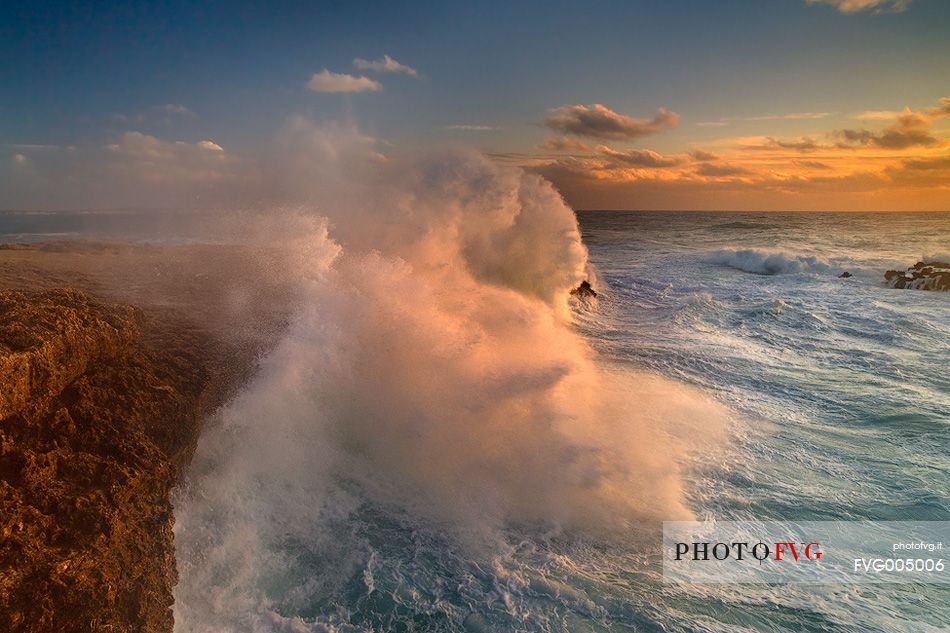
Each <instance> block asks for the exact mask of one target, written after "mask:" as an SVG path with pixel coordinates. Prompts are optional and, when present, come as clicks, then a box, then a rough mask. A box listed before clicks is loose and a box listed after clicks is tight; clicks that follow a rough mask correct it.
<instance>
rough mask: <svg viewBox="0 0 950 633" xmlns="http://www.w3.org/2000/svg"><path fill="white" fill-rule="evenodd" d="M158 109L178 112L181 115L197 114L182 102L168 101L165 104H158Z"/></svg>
mask: <svg viewBox="0 0 950 633" xmlns="http://www.w3.org/2000/svg"><path fill="white" fill-rule="evenodd" d="M156 109H158V110H161V111H162V112H165V113H166V114H177V115H179V116H189V117H191V116H195V113H194V112H192V111H191V110H189V109H188V108H186V107H185V106H183V105H181V104H180V103H166V104H165V105H161V106H157V108H156Z"/></svg>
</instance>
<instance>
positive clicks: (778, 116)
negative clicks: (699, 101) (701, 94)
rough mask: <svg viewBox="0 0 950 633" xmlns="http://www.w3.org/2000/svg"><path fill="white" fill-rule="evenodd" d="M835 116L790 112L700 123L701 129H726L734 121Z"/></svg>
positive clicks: (725, 118) (795, 119)
mask: <svg viewBox="0 0 950 633" xmlns="http://www.w3.org/2000/svg"><path fill="white" fill-rule="evenodd" d="M832 114H834V113H833V112H788V113H786V114H763V115H760V116H729V117H723V118H721V119H719V120H716V121H700V122H699V123H697V124H696V125H698V126H700V127H725V126H727V125H729V124H730V123H732V122H734V121H816V120H818V119H824V118H827V117H829V116H831V115H832Z"/></svg>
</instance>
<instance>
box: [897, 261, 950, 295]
mask: <svg viewBox="0 0 950 633" xmlns="http://www.w3.org/2000/svg"><path fill="white" fill-rule="evenodd" d="M884 280H885V281H886V282H887V285H888V286H890V287H891V288H899V289H910V290H943V291H947V290H950V263H947V262H941V261H919V262H917V263H916V264H914V265H913V266H911V267H910V268H908V269H907V270H906V271H901V270H889V271H887V272H886V273H884Z"/></svg>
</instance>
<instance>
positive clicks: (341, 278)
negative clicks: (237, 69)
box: [175, 120, 724, 631]
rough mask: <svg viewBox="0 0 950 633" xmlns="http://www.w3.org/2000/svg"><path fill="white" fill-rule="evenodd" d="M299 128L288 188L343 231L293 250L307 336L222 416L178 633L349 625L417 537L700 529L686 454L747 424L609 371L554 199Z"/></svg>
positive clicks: (449, 160) (205, 476) (473, 546)
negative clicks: (407, 537)
mask: <svg viewBox="0 0 950 633" xmlns="http://www.w3.org/2000/svg"><path fill="white" fill-rule="evenodd" d="M291 127H292V129H293V134H290V138H291V139H292V142H291V143H290V146H289V147H288V149H287V150H286V151H287V154H288V158H287V162H288V164H290V165H292V166H293V167H292V169H290V170H289V173H287V174H281V175H280V177H279V178H276V179H275V184H274V187H275V188H278V189H280V190H281V191H285V192H294V193H295V195H298V196H300V197H301V198H304V199H306V200H308V202H309V203H310V204H311V205H313V206H314V207H315V208H316V211H315V212H314V213H313V215H314V216H318V217H320V216H322V217H326V218H327V221H325V222H324V221H322V220H315V221H314V222H312V223H311V225H312V226H313V229H312V230H311V231H310V232H309V233H306V234H299V235H296V236H295V237H294V239H292V240H290V241H287V242H285V243H284V248H285V250H286V251H287V262H288V266H287V270H286V271H285V274H286V275H289V276H295V278H296V283H295V287H296V288H297V290H296V292H295V296H294V297H293V305H294V309H293V318H292V321H291V322H290V323H289V325H288V327H287V329H286V332H285V333H284V334H283V335H282V336H281V338H280V340H279V341H278V342H277V344H276V345H275V347H274V348H273V349H272V350H271V351H270V352H269V353H268V354H267V355H266V356H264V357H263V358H262V359H261V362H260V367H259V369H258V371H257V374H256V376H255V377H254V378H253V379H252V380H251V381H250V382H249V383H248V384H247V385H246V387H245V388H244V389H243V391H242V392H241V393H240V394H239V395H238V396H236V397H235V398H234V400H233V401H232V402H231V403H229V404H228V405H227V406H226V407H225V408H224V409H223V410H222V411H221V412H220V414H219V415H218V416H217V417H216V419H214V420H211V421H209V424H208V429H207V431H206V432H205V433H204V435H203V436H202V438H201V441H200V444H199V446H198V450H197V452H196V455H195V458H194V462H193V464H192V467H191V470H190V473H189V475H188V478H187V482H186V483H185V485H183V487H182V489H181V490H180V491H179V494H178V498H177V502H176V517H177V524H176V530H175V532H176V548H177V559H178V565H179V572H180V583H179V585H178V587H177V589H176V592H175V599H176V604H175V616H176V630H178V631H208V630H221V629H225V630H233V629H239V630H255V631H256V630H260V631H267V630H283V629H285V628H286V629H287V630H295V631H296V630H324V629H323V628H322V627H324V626H325V625H327V623H328V622H331V621H332V622H338V623H339V622H345V621H348V620H349V619H352V618H350V615H349V613H348V608H347V607H346V606H345V605H346V604H350V605H352V604H356V603H358V602H360V601H363V602H361V604H362V603H365V601H366V600H369V599H370V596H371V594H373V592H374V590H375V588H376V586H377V582H376V581H375V580H374V575H373V567H374V565H378V564H379V563H378V562H376V563H374V561H376V560H377V558H376V552H377V550H378V548H380V547H381V545H380V543H378V542H374V537H373V535H374V534H376V535H377V538H379V536H378V535H379V534H380V533H382V534H386V533H388V532H387V531H388V530H392V529H394V528H392V527H386V526H391V525H393V524H394V525H396V526H403V527H405V528H406V529H408V530H409V533H411V534H429V535H430V536H429V537H425V538H426V539H434V540H435V541H436V543H438V544H431V545H430V546H429V547H430V550H431V551H436V552H438V551H442V554H436V555H437V556H446V557H449V556H454V555H456V554H453V553H452V552H454V551H456V550H457V549H458V548H461V549H462V551H465V552H467V554H466V556H467V557H470V558H474V559H478V558H482V559H484V560H485V561H491V560H493V557H494V556H495V554H493V553H492V549H493V548H494V547H501V548H502V549H504V548H505V547H508V546H507V545H504V543H506V539H505V537H504V531H505V530H506V529H509V528H512V527H514V526H517V529H518V530H520V531H521V532H520V533H528V534H531V533H535V534H553V533H559V532H560V533H565V534H570V533H571V532H574V531H581V532H584V533H590V534H601V535H603V536H604V537H608V535H609V534H623V533H624V531H625V530H626V529H628V528H629V527H630V526H631V525H632V524H634V523H635V522H636V521H638V520H643V519H650V520H654V521H655V520H661V519H675V518H684V517H688V516H689V512H688V510H687V509H686V507H685V506H684V504H683V500H682V494H681V485H680V478H679V474H678V462H677V459H676V453H677V451H678V450H681V448H680V447H677V442H683V443H687V442H690V441H692V442H693V443H695V442H697V441H702V440H700V439H697V438H698V437H699V436H702V437H704V438H705V437H708V436H709V435H708V432H709V429H715V428H717V427H718V426H720V425H721V420H722V418H723V417H724V416H723V413H722V411H721V410H720V409H719V408H718V407H716V406H715V405H713V404H711V403H710V402H708V401H707V400H705V399H704V398H702V397H700V396H697V395H695V394H693V393H692V392H690V391H689V390H687V389H685V388H683V387H679V386H677V385H673V384H671V383H669V382H667V381H665V380H662V379H659V378H656V377H653V376H646V375H638V374H636V373H630V372H628V371H619V370H610V369H609V368H604V367H599V366H598V365H597V363H596V362H595V359H594V358H593V355H592V352H591V351H590V350H589V349H588V347H587V345H586V344H585V342H584V341H583V339H582V338H581V337H580V336H579V335H578V334H576V333H575V332H574V331H573V330H572V328H571V326H570V312H569V308H568V304H567V297H568V293H569V291H570V289H571V288H573V287H575V286H576V285H577V284H578V283H579V282H580V281H581V280H583V279H584V278H585V276H586V274H587V262H586V250H585V248H584V246H583V244H582V243H581V241H580V235H579V232H578V228H577V223H576V219H575V217H574V214H573V212H572V211H571V209H569V208H568V207H567V206H566V205H565V204H564V203H563V201H562V200H561V198H560V196H559V195H558V194H557V193H556V192H555V191H554V189H553V188H552V187H551V186H550V185H549V184H548V183H547V182H545V181H543V180H542V179H540V178H538V177H537V176H534V175H531V174H527V173H524V172H522V171H520V170H518V169H513V168H506V167H500V166H498V165H495V164H493V163H491V162H490V161H488V160H486V159H485V158H483V157H481V156H480V155H478V154H475V153H472V152H468V151H453V152H445V153H441V154H438V155H436V156H430V157H422V158H397V159H388V160H383V159H381V158H380V157H379V155H377V154H375V153H374V152H373V151H372V148H371V147H370V146H368V144H367V143H366V142H365V139H364V137H361V136H359V135H358V134H356V133H355V132H353V133H352V135H351V136H350V137H348V136H347V134H346V132H345V130H343V129H341V128H339V127H331V128H328V129H324V128H319V127H315V126H310V125H309V124H307V123H306V122H304V121H301V120H297V121H295V122H293V123H292V124H291ZM308 160H309V161H310V163H312V165H313V171H312V172H311V173H310V175H309V181H310V182H309V184H308V182H307V181H308V171H307V169H306V165H307V164H308ZM303 194H305V195H303ZM305 208H308V207H305ZM284 213H286V211H280V212H274V214H275V216H276V217H274V218H273V221H274V222H275V223H276V222H280V215H282V214H284ZM297 213H300V210H299V208H298V210H297ZM265 224H266V222H265ZM258 226H260V225H258ZM294 226H306V223H299V222H298V223H295V224H294ZM698 428H703V429H705V430H706V432H704V433H702V434H700V433H699V432H698ZM525 530H527V532H525ZM397 533H398V534H404V533H403V532H399V531H398V530H397ZM433 535H435V536H433ZM395 538H396V537H395V536H393V537H390V539H389V540H394V539H395ZM413 538H416V537H413ZM419 538H422V537H419ZM442 539H448V540H447V541H443V540H442ZM383 540H384V541H385V540H386V539H383ZM427 542H428V541H427ZM452 543H455V545H452ZM492 543H495V544H496V545H495V546H493V545H492ZM486 544H487V545H486ZM486 547H487V551H486ZM432 548H435V549H434V550H433V549H432ZM431 551H430V552H429V555H432V554H431ZM476 567H477V565H476ZM499 573H500V572H499ZM354 583H355V584H354ZM354 592H355V595H354ZM394 595H395V594H394ZM393 599H395V598H393ZM400 600H401V599H400ZM400 600H397V602H399V601H400ZM374 608H375V609H376V610H379V609H387V608H395V606H393V605H392V604H390V605H389V606H388V607H387V606H386V605H379V606H377V607H374Z"/></svg>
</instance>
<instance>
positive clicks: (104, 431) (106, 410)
mask: <svg viewBox="0 0 950 633" xmlns="http://www.w3.org/2000/svg"><path fill="white" fill-rule="evenodd" d="M212 348H213V344H212V343H211V342H210V341H209V340H208V339H207V337H206V336H204V335H202V334H201V332H200V331H199V330H196V329H194V328H189V327H187V326H183V325H182V324H180V323H173V322H165V321H162V320H160V319H158V318H155V317H154V316H149V315H147V314H145V313H143V312H141V311H140V310H138V309H136V308H133V307H130V306H125V305H111V304H103V303H100V302H98V301H96V300H94V299H93V298H91V297H90V296H88V295H86V294H83V293H81V292H77V291H73V290H47V291H43V292H38V293H37V292H16V291H0V630H2V631H9V632H11V633H12V632H19V631H23V632H25V631H64V632H70V631H76V632H79V631H111V632H115V633H117V632H120V631H130V632H131V631H135V632H140V631H141V632H153V631H154V632H158V631H162V632H168V631H171V629H172V614H171V610H170V607H171V604H172V594H171V589H172V586H173V585H174V583H175V580H176V574H175V558H174V550H173V544H172V524H173V517H172V507H171V504H170V501H169V492H170V490H171V488H172V486H173V485H174V483H175V481H176V478H177V477H178V475H179V473H180V471H181V469H182V467H183V465H184V464H185V463H186V462H187V460H188V458H189V456H190V453H191V451H192V449H193V447H194V444H195V442H196V440H197V433H198V429H199V421H200V419H201V417H202V415H203V414H204V413H205V412H206V411H207V409H208V407H209V406H211V404H212V403H213V402H214V401H215V399H216V397H217V396H216V395H215V388H214V385H215V376H216V375H217V373H218V372H217V370H216V368H215V367H214V358H216V356H215V354H214V353H213V351H212Z"/></svg>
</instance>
